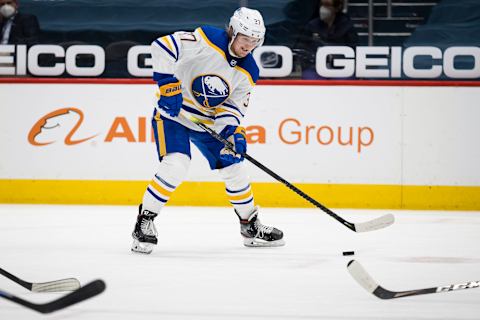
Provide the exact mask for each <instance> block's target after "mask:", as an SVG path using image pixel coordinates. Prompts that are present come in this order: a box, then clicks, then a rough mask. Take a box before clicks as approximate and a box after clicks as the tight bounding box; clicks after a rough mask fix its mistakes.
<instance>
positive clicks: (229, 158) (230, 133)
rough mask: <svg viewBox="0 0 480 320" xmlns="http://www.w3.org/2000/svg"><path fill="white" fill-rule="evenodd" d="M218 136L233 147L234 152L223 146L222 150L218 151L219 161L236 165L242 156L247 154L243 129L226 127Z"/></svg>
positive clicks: (241, 159)
mask: <svg viewBox="0 0 480 320" xmlns="http://www.w3.org/2000/svg"><path fill="white" fill-rule="evenodd" d="M220 135H221V136H222V137H223V138H225V139H227V140H228V141H229V142H230V143H231V144H232V145H233V149H234V151H235V152H234V151H232V150H231V149H230V148H227V147H226V146H225V147H224V148H223V149H222V150H220V159H222V160H224V161H226V162H230V163H238V162H240V161H243V155H242V154H244V153H245V152H247V139H246V136H245V128H244V127H237V126H230V125H228V126H226V127H225V129H223V130H222V132H221V133H220Z"/></svg>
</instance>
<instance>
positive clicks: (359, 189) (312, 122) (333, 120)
mask: <svg viewBox="0 0 480 320" xmlns="http://www.w3.org/2000/svg"><path fill="white" fill-rule="evenodd" d="M50 82H52V83H6V82H5V81H4V82H2V83H0V96H1V97H2V106H1V108H0V112H1V114H0V124H1V126H0V144H1V146H2V150H3V152H2V154H3V155H2V159H1V160H0V202H13V203H81V204H85V203H96V204H101V203H105V204H134V203H138V202H139V201H140V199H141V196H142V194H143V191H144V189H145V187H146V185H147V184H148V181H149V179H150V177H151V176H152V175H153V173H154V172H155V171H156V169H155V168H156V163H157V160H156V151H155V144H154V143H153V142H152V135H151V126H150V119H149V118H150V116H151V112H152V107H153V106H154V105H155V96H154V92H155V86H154V85H150V84H146V83H132V84H128V83H108V82H107V83H105V82H98V83H95V82H93V81H92V82H93V83H55V82H53V81H50ZM478 101H480V87H478V86H471V87H462V86H446V87H445V86H441V87H440V86H402V85H399V86H365V85H364V86H360V85H359V86H345V85H339V86H321V85H320V86H315V85H308V86H302V85H288V84H285V85H259V86H257V88H256V89H255V91H254V93H253V94H252V97H251V99H250V104H249V107H248V109H249V110H248V113H247V116H246V118H245V125H246V126H247V133H248V134H249V150H248V152H249V154H250V155H251V156H253V157H254V158H256V159H257V160H259V161H260V162H262V163H263V164H264V165H266V166H267V167H269V168H270V169H272V170H273V171H275V172H276V173H278V174H279V175H281V176H282V177H283V178H285V179H286V180H288V181H289V182H291V183H294V184H295V185H297V186H298V187H300V188H301V189H302V190H304V191H306V192H307V193H308V194H309V195H311V196H312V197H314V198H316V199H317V200H319V201H320V202H322V203H324V204H325V205H327V206H331V207H351V208H363V207H365V208H408V209H423V208H424V209H461V210H479V209H480V171H479V170H478V163H480V143H479V142H478V137H480V127H479V126H478V125H477V121H478V119H480V108H479V107H478V105H476V103H477V102H478ZM247 165H248V166H249V172H250V176H251V180H252V182H253V190H254V193H255V196H256V202H257V203H259V204H261V205H263V206H287V207H288V206H290V207H296V206H300V207H308V206H310V204H308V203H307V202H306V201H305V200H303V199H302V198H300V197H298V196H297V195H296V194H295V193H293V192H292V191H290V190H288V189H287V188H285V186H283V185H281V184H279V183H277V182H275V181H274V180H273V179H272V178H271V177H269V176H268V175H266V174H265V173H263V172H262V171H260V170H259V169H257V168H255V167H254V166H252V165H250V164H247ZM206 184H207V185H206ZM207 186H208V187H207ZM205 190H208V192H205ZM224 193H225V191H224V187H223V184H222V183H221V182H219V177H218V174H217V173H216V172H212V171H210V170H209V169H208V167H207V165H206V162H205V160H203V159H202V158H201V156H200V154H199V152H198V151H197V150H196V149H195V148H193V161H192V163H191V166H190V170H189V175H188V177H187V179H186V181H185V182H184V183H183V184H182V185H181V187H180V188H179V189H178V190H177V192H176V193H174V194H173V196H172V199H171V204H176V205H216V206H223V205H228V201H227V200H226V196H225V194H224Z"/></svg>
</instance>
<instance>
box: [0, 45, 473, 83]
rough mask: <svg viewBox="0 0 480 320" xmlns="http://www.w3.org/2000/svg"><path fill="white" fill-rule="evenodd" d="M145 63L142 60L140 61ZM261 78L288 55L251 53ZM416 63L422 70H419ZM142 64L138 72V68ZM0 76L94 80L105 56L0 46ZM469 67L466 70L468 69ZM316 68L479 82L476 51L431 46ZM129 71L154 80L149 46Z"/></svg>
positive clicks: (329, 55)
mask: <svg viewBox="0 0 480 320" xmlns="http://www.w3.org/2000/svg"><path fill="white" fill-rule="evenodd" d="M263 53H272V54H273V56H274V57H275V59H274V60H275V61H279V63H277V64H275V65H271V66H270V65H269V66H263V64H262V61H261V56H262V54H263ZM85 54H86V55H91V56H92V57H93V61H94V64H93V66H88V67H85V66H83V67H79V66H77V64H76V60H77V57H78V56H79V55H85ZM42 55H45V56H53V57H55V58H65V61H64V62H54V63H53V65H49V66H40V65H39V62H38V60H39V57H40V56H42ZM140 57H143V59H140ZM253 57H254V58H255V60H256V62H257V64H258V66H259V69H260V76H262V77H274V78H275V77H277V78H281V77H287V76H289V75H290V74H291V73H292V70H293V53H292V50H291V49H290V48H288V47H285V46H262V47H260V48H257V49H256V50H255V51H254V52H253ZM459 58H463V59H465V58H467V59H469V61H470V62H469V63H467V67H465V66H464V67H462V68H460V67H457V66H456V63H457V62H458V61H459ZM419 60H422V61H423V63H424V65H423V66H421V67H418V66H417V63H418V61H419ZM140 62H142V64H143V65H142V66H140ZM0 64H2V65H4V66H2V67H0V75H26V74H27V71H29V72H30V73H31V74H33V75H37V76H58V75H61V74H63V73H64V72H67V73H68V74H70V75H73V76H98V75H101V74H102V73H103V71H104V69H105V51H104V50H103V48H102V47H100V46H95V45H73V46H70V47H68V49H67V50H65V49H64V48H63V47H61V46H57V45H35V46H32V47H31V48H30V49H28V50H27V47H26V46H25V45H17V46H15V45H0ZM468 66H470V68H468ZM315 68H316V71H317V73H318V74H319V75H321V76H323V77H327V78H346V77H353V76H355V77H358V78H400V77H402V76H405V77H408V78H413V79H415V78H421V79H425V78H427V79H435V78H438V77H440V76H442V75H444V76H446V77H448V78H452V79H476V78H479V77H480V47H477V46H464V47H460V46H458V47H449V48H447V49H445V50H444V51H443V52H442V50H441V49H440V48H437V47H432V46H417V47H409V48H406V49H405V50H403V49H402V47H367V46H365V47H362V46H359V47H356V48H355V49H353V48H350V47H346V46H325V47H319V48H318V50H317V52H316V56H315ZM127 69H128V72H129V73H130V75H132V76H135V77H150V76H151V75H152V59H151V50H150V46H133V47H131V48H130V49H129V51H128V53H127Z"/></svg>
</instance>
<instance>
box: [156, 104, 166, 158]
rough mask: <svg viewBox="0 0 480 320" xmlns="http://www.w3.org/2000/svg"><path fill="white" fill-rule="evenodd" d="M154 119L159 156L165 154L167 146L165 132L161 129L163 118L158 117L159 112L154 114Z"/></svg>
mask: <svg viewBox="0 0 480 320" xmlns="http://www.w3.org/2000/svg"><path fill="white" fill-rule="evenodd" d="M154 118H155V121H156V122H157V137H158V147H159V148H160V150H158V152H159V154H160V156H161V157H163V156H164V155H166V154H167V146H166V141H165V132H164V129H163V120H162V119H161V118H160V112H158V111H157V113H156V114H155V117H154Z"/></svg>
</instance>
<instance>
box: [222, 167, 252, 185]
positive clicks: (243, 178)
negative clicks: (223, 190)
mask: <svg viewBox="0 0 480 320" xmlns="http://www.w3.org/2000/svg"><path fill="white" fill-rule="evenodd" d="M244 164H245V163H244V162H240V163H235V164H232V165H231V166H228V167H226V168H223V169H220V170H219V171H220V176H221V177H222V179H223V181H225V184H226V185H227V188H229V189H230V188H232V189H238V188H244V187H245V186H246V185H248V184H250V179H249V177H248V173H247V169H246V167H245V165H244Z"/></svg>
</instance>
